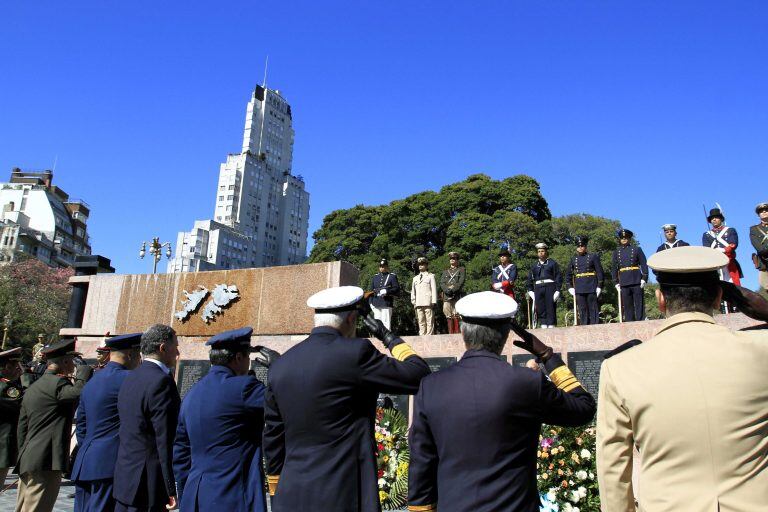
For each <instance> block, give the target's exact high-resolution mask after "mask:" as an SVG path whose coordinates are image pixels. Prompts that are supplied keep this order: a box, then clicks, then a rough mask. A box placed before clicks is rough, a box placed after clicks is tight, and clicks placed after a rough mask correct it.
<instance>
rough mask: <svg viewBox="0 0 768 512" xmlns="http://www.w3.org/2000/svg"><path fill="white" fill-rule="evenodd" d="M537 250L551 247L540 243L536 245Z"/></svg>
mask: <svg viewBox="0 0 768 512" xmlns="http://www.w3.org/2000/svg"><path fill="white" fill-rule="evenodd" d="M536 249H549V246H548V245H547V244H545V243H544V242H540V243H538V244H536Z"/></svg>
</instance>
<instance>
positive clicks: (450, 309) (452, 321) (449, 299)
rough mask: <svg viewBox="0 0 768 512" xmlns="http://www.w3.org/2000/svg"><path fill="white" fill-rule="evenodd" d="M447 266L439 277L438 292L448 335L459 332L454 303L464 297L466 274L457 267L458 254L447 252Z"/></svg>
mask: <svg viewBox="0 0 768 512" xmlns="http://www.w3.org/2000/svg"><path fill="white" fill-rule="evenodd" d="M448 258H449V261H450V263H449V266H448V268H447V269H445V270H443V275H442V276H441V277H440V291H441V292H442V294H443V314H444V315H445V320H446V322H448V334H454V333H458V332H461V331H460V330H459V315H458V313H456V301H458V300H459V299H460V298H461V297H462V296H463V295H464V280H465V279H466V277H467V273H466V271H465V270H464V267H460V266H459V253H457V252H449V253H448Z"/></svg>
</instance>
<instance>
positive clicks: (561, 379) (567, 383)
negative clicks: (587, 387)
mask: <svg viewBox="0 0 768 512" xmlns="http://www.w3.org/2000/svg"><path fill="white" fill-rule="evenodd" d="M549 378H550V379H551V380H552V383H553V384H554V385H555V386H557V387H558V388H560V389H562V390H563V391H566V392H567V391H571V390H572V389H574V388H577V387H579V386H581V383H580V382H579V381H578V380H577V379H576V377H575V376H574V375H573V373H571V370H570V368H568V367H567V366H565V365H563V366H558V367H557V368H555V369H554V370H552V373H550V374H549Z"/></svg>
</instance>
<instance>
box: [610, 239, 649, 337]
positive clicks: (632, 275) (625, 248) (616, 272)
mask: <svg viewBox="0 0 768 512" xmlns="http://www.w3.org/2000/svg"><path fill="white" fill-rule="evenodd" d="M616 236H618V238H619V247H617V248H616V250H614V251H613V268H612V272H611V274H612V276H613V282H614V283H616V290H617V291H618V292H619V293H620V294H621V309H622V311H621V314H622V319H623V320H624V321H625V322H634V321H637V320H643V319H644V318H645V298H644V297H643V288H645V283H646V282H648V265H647V264H646V260H645V253H644V252H643V250H642V249H641V248H640V247H638V246H636V245H631V244H630V242H631V241H632V237H633V236H634V233H632V231H630V230H628V229H624V228H622V229H620V230H619V231H618V233H617V234H616Z"/></svg>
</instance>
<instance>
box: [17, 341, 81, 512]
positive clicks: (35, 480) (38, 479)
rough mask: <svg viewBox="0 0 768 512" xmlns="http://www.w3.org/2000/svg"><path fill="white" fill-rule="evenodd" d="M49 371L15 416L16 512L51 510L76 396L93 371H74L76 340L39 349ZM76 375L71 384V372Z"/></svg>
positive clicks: (66, 458)
mask: <svg viewBox="0 0 768 512" xmlns="http://www.w3.org/2000/svg"><path fill="white" fill-rule="evenodd" d="M42 353H43V355H45V358H46V361H48V369H47V370H46V372H45V373H44V374H43V376H42V377H40V378H39V379H38V380H37V381H36V382H35V383H34V385H32V386H30V387H29V389H27V390H26V392H25V393H24V398H23V399H22V401H21V412H20V414H19V426H18V431H17V434H18V446H19V459H18V463H17V465H16V472H18V474H19V492H18V497H17V500H16V512H50V511H51V510H53V507H54V505H55V504H56V498H57V496H58V495H59V486H60V485H61V478H62V475H63V474H64V472H66V471H67V470H68V469H69V448H70V436H71V435H72V419H73V417H74V414H75V407H76V404H77V399H78V398H79V397H80V393H81V391H82V390H83V386H85V383H86V382H87V381H88V379H89V378H90V377H91V375H92V374H93V368H91V367H90V366H88V365H78V366H77V369H76V370H75V363H74V357H75V356H79V355H80V354H79V353H77V352H75V340H74V339H63V340H61V341H58V342H56V343H52V344H51V345H49V346H47V347H45V348H43V349H42ZM73 372H74V373H75V377H74V382H73V381H71V380H70V378H69V376H70V375H71V374H72V373H73Z"/></svg>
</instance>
